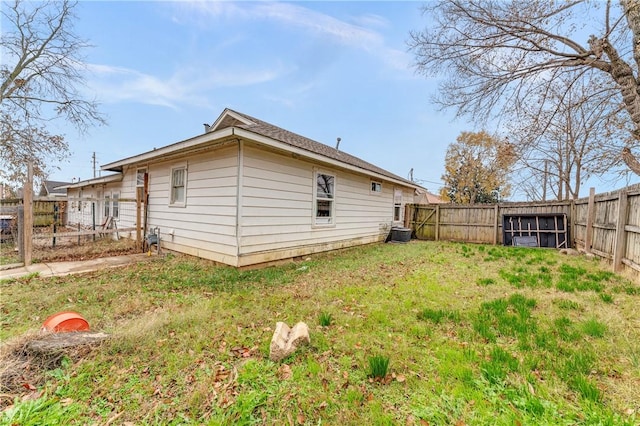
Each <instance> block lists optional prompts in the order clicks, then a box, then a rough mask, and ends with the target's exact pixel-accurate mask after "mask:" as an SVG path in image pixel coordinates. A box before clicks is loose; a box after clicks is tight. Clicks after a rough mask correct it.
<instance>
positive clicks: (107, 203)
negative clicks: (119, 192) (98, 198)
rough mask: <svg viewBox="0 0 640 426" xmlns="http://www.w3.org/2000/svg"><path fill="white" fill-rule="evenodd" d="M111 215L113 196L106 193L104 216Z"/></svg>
mask: <svg viewBox="0 0 640 426" xmlns="http://www.w3.org/2000/svg"><path fill="white" fill-rule="evenodd" d="M109 216H111V196H110V195H109V194H104V217H109Z"/></svg>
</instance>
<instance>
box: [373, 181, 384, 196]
mask: <svg viewBox="0 0 640 426" xmlns="http://www.w3.org/2000/svg"><path fill="white" fill-rule="evenodd" d="M381 192H382V182H376V181H375V180H372V181H371V193H372V194H380V193H381Z"/></svg>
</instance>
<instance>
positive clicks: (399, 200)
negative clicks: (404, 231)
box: [392, 188, 404, 222]
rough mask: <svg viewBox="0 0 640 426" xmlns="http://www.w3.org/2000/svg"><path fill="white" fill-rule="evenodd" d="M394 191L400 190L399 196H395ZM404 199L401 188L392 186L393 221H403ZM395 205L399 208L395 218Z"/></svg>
mask: <svg viewBox="0 0 640 426" xmlns="http://www.w3.org/2000/svg"><path fill="white" fill-rule="evenodd" d="M396 192H400V195H399V198H398V197H396ZM403 201H404V191H403V190H402V188H394V189H393V212H392V214H393V221H394V222H403V221H404V211H403V210H404V209H403V208H402V207H403V203H402V202H403ZM396 207H398V208H399V210H398V219H396Z"/></svg>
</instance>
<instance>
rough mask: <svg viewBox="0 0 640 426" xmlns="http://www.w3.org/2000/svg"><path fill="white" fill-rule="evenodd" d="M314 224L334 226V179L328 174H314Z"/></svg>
mask: <svg viewBox="0 0 640 426" xmlns="http://www.w3.org/2000/svg"><path fill="white" fill-rule="evenodd" d="M315 182H316V184H315V190H314V194H313V195H314V197H313V198H314V200H313V202H314V223H315V224H316V225H333V224H334V219H335V218H334V207H335V205H334V204H335V191H336V177H335V176H334V175H330V174H328V173H323V172H316V173H315Z"/></svg>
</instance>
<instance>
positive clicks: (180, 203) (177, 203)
mask: <svg viewBox="0 0 640 426" xmlns="http://www.w3.org/2000/svg"><path fill="white" fill-rule="evenodd" d="M179 169H183V170H184V201H174V200H173V172H174V170H179ZM188 176H189V169H188V168H187V164H186V163H183V164H178V165H175V166H173V167H171V171H170V172H169V207H186V206H187V186H188V181H189V179H188Z"/></svg>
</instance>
